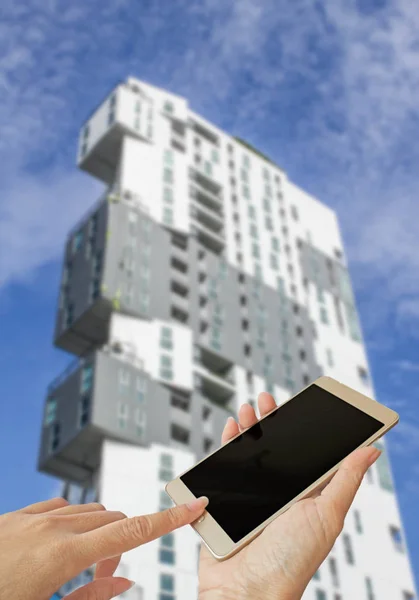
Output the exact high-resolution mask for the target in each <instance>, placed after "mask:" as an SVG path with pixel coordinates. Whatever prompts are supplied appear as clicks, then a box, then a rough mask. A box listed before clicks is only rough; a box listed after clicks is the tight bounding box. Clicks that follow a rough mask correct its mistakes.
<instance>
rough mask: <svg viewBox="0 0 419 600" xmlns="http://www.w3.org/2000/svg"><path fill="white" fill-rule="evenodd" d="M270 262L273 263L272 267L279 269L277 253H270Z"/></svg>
mask: <svg viewBox="0 0 419 600" xmlns="http://www.w3.org/2000/svg"><path fill="white" fill-rule="evenodd" d="M270 263H271V267H272V269H274V270H275V271H277V270H278V257H277V256H276V254H271V255H270Z"/></svg>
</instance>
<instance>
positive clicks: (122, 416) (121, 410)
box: [118, 402, 128, 429]
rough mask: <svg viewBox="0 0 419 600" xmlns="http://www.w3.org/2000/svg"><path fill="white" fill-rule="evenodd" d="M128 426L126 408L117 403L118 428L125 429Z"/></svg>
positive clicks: (124, 405)
mask: <svg viewBox="0 0 419 600" xmlns="http://www.w3.org/2000/svg"><path fill="white" fill-rule="evenodd" d="M127 424H128V406H127V405H126V404H123V403H122V402H118V427H119V429H126V427H127Z"/></svg>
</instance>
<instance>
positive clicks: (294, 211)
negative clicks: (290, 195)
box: [291, 205, 298, 221]
mask: <svg viewBox="0 0 419 600" xmlns="http://www.w3.org/2000/svg"><path fill="white" fill-rule="evenodd" d="M291 216H292V218H293V219H294V221H298V210H297V207H296V206H294V205H292V206H291Z"/></svg>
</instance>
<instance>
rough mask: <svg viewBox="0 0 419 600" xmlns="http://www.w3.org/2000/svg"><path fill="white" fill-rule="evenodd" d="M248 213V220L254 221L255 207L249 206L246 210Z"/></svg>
mask: <svg viewBox="0 0 419 600" xmlns="http://www.w3.org/2000/svg"><path fill="white" fill-rule="evenodd" d="M248 211H249V218H250V219H255V218H256V209H255V207H254V206H253V204H249V209H248Z"/></svg>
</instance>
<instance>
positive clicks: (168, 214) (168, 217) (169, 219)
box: [163, 206, 173, 225]
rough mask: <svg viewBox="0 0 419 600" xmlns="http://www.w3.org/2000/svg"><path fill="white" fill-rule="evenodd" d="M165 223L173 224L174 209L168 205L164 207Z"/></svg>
mask: <svg viewBox="0 0 419 600" xmlns="http://www.w3.org/2000/svg"><path fill="white" fill-rule="evenodd" d="M163 223H164V224H165V225H173V210H172V209H171V208H168V207H167V206H165V207H164V208H163Z"/></svg>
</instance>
